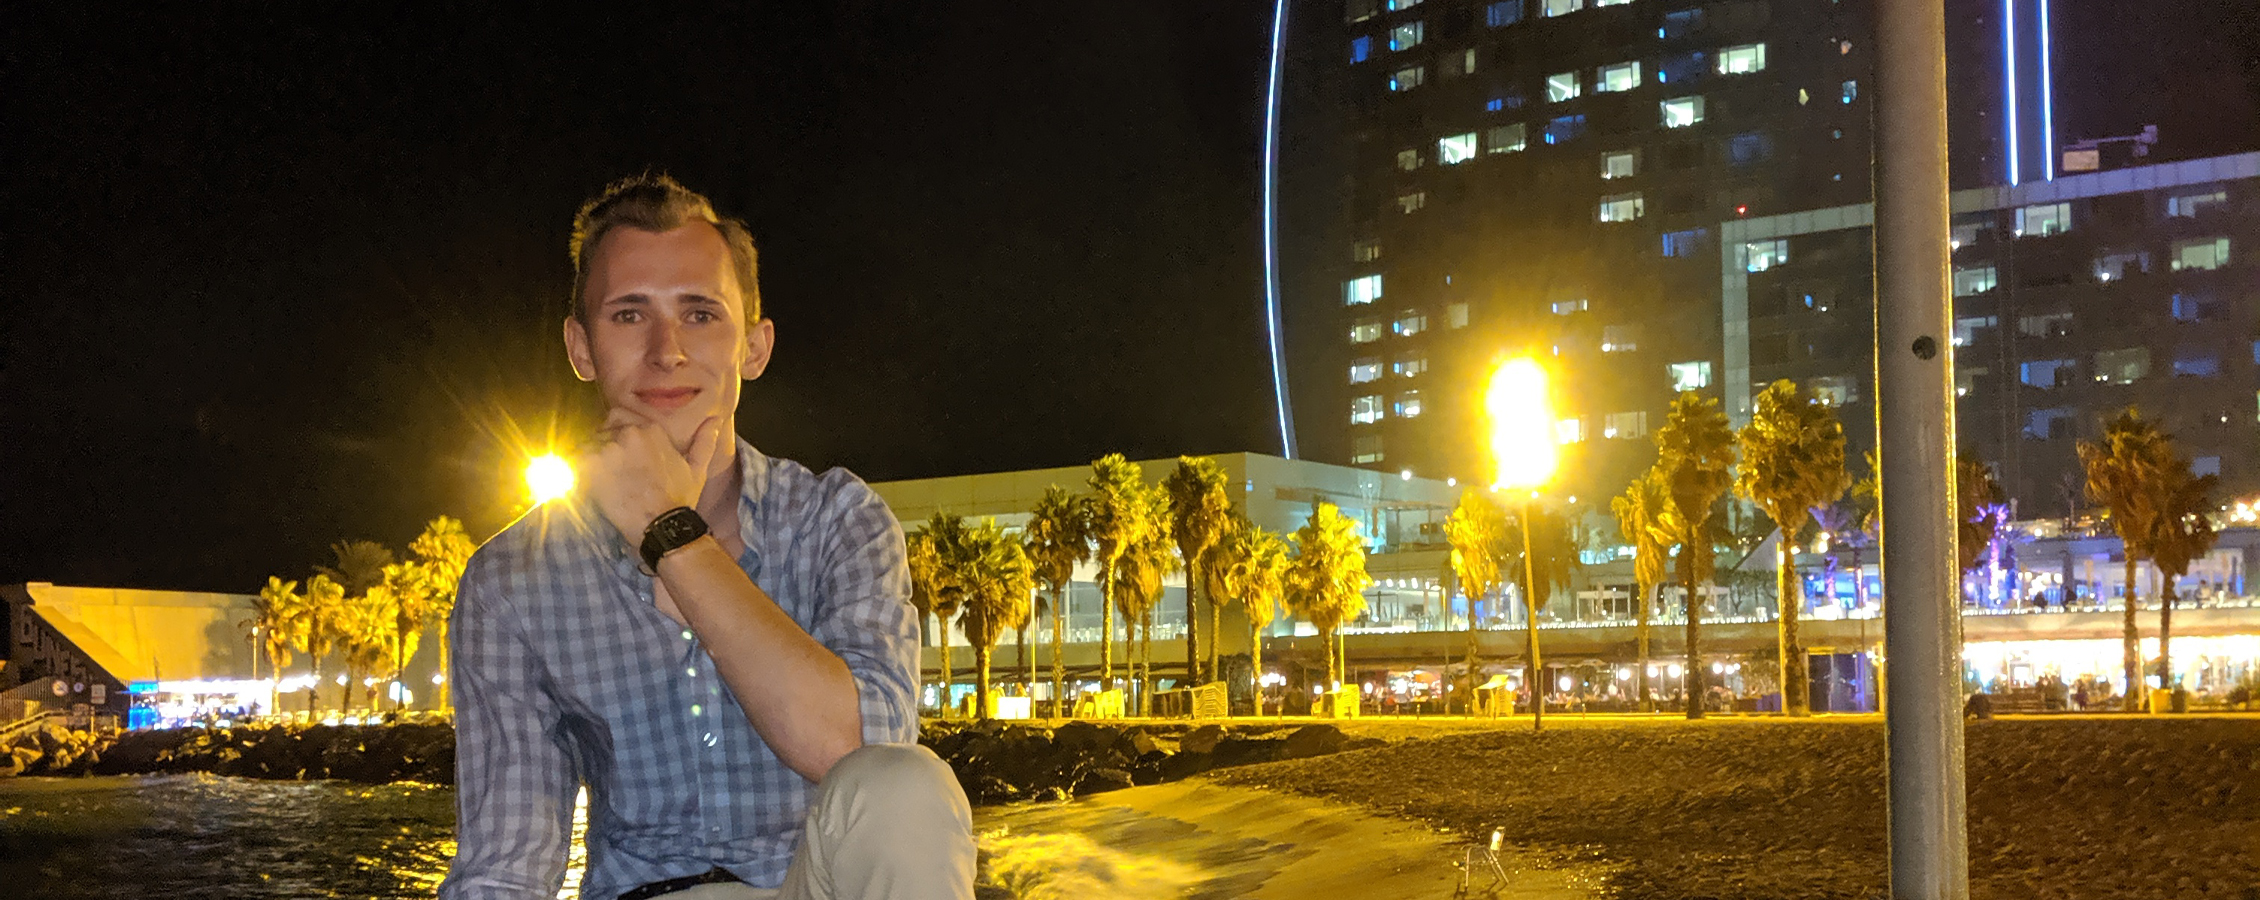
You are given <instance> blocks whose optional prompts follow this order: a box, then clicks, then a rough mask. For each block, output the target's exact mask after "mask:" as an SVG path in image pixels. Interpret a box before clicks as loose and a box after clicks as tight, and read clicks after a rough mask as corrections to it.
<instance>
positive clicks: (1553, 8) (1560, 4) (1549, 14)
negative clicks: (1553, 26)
mask: <svg viewBox="0 0 2260 900" xmlns="http://www.w3.org/2000/svg"><path fill="white" fill-rule="evenodd" d="M1538 2H1539V4H1540V5H1541V6H1542V7H1543V8H1544V11H1545V15H1546V18H1549V19H1551V18H1553V17H1555V16H1566V15H1569V14H1570V13H1573V12H1576V11H1578V10H1581V9H1584V8H1585V0H1538Z"/></svg>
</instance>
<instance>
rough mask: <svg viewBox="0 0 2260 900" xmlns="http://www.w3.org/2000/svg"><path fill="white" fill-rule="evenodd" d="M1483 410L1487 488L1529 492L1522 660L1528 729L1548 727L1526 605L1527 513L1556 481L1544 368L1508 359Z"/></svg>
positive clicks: (1531, 589)
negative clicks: (1487, 435)
mask: <svg viewBox="0 0 2260 900" xmlns="http://www.w3.org/2000/svg"><path fill="white" fill-rule="evenodd" d="M1483 411H1484V412H1485V413H1486V414H1488V415H1489V416H1490V418H1491V462H1492V465H1493V466H1494V467H1495V468H1494V469H1493V476H1492V479H1491V489H1492V490H1498V489H1501V488H1513V489H1517V490H1527V491H1529V493H1527V494H1524V495H1523V501H1522V577H1523V581H1522V584H1523V591H1522V596H1523V607H1524V608H1525V609H1526V610H1527V613H1526V614H1525V615H1524V616H1523V620H1524V622H1525V623H1526V624H1527V626H1528V627H1527V628H1526V629H1525V631H1526V635H1525V638H1524V640H1525V641H1527V645H1528V651H1527V652H1528V655H1527V656H1525V657H1524V659H1525V661H1526V664H1527V665H1528V666H1529V669H1530V672H1529V674H1528V675H1527V676H1525V677H1526V680H1528V681H1529V682H1530V684H1531V688H1532V690H1531V692H1530V727H1531V730H1533V731H1535V730H1539V729H1542V728H1545V727H1546V697H1545V691H1544V690H1542V689H1541V688H1542V686H1543V685H1544V684H1545V682H1543V681H1540V680H1539V678H1538V676H1539V674H1540V673H1541V672H1543V671H1544V670H1543V669H1541V668H1539V666H1540V662H1539V659H1538V609H1537V607H1536V606H1535V605H1534V604H1532V603H1531V602H1530V600H1531V598H1534V597H1536V596H1537V594H1538V560H1537V554H1536V553H1533V552H1531V551H1532V549H1533V548H1532V545H1531V542H1530V513H1531V510H1532V508H1534V507H1536V506H1537V505H1538V503H1537V498H1538V489H1539V488H1542V487H1545V486H1546V482H1548V481H1551V480H1553V477H1554V465H1555V459H1554V440H1555V438H1554V409H1553V403H1552V402H1551V400H1550V399H1549V398H1548V396H1547V389H1546V369H1545V368H1544V367H1542V366H1540V365H1538V363H1537V361H1536V360H1532V359H1529V358H1523V359H1513V360H1508V361H1507V363H1506V364H1505V365H1502V366H1500V367H1499V370H1498V371H1496V372H1493V373H1491V385H1490V387H1489V388H1487V389H1486V390H1485V391H1484V392H1483ZM1563 690H1565V691H1566V690H1568V688H1566V687H1565V688H1563Z"/></svg>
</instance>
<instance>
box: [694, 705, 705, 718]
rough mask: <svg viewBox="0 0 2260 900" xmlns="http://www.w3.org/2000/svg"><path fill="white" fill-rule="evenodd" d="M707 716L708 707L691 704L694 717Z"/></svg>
mask: <svg viewBox="0 0 2260 900" xmlns="http://www.w3.org/2000/svg"><path fill="white" fill-rule="evenodd" d="M705 714H706V707H704V706H700V705H698V704H696V703H693V704H691V715H694V716H703V715H705Z"/></svg>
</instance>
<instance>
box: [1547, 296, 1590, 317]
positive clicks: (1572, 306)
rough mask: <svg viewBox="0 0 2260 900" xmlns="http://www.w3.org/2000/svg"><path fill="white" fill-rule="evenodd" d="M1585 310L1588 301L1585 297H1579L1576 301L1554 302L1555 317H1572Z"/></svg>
mask: <svg viewBox="0 0 2260 900" xmlns="http://www.w3.org/2000/svg"><path fill="white" fill-rule="evenodd" d="M1585 308H1586V301H1585V298H1583V297H1579V298H1577V299H1575V300H1556V301H1554V306H1553V309H1554V315H1557V316H1566V315H1570V314H1571V313H1581V312H1584V311H1585Z"/></svg>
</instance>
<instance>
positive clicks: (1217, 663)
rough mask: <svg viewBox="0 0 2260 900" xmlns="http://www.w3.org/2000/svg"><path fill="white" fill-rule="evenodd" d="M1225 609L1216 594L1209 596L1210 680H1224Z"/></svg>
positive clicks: (1212, 593) (1211, 593)
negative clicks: (1218, 603) (1218, 601)
mask: <svg viewBox="0 0 2260 900" xmlns="http://www.w3.org/2000/svg"><path fill="white" fill-rule="evenodd" d="M1223 643H1224V607H1222V606H1218V605H1217V603H1216V594H1215V592H1213V591H1211V592H1210V593H1209V596H1208V680H1210V681H1223V680H1224V655H1223V653H1224V648H1223V647H1222V646H1219V645H1221V644H1223Z"/></svg>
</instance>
